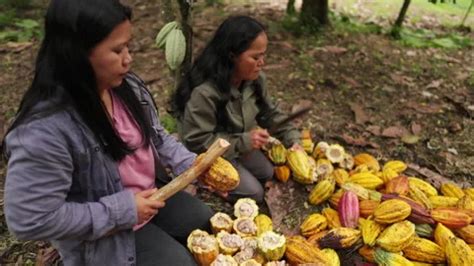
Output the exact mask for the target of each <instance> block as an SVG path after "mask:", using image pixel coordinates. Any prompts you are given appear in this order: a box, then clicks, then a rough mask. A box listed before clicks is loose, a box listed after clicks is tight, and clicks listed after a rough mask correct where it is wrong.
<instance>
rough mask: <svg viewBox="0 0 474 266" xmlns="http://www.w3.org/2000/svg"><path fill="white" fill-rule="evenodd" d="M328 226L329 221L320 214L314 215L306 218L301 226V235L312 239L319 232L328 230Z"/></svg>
mask: <svg viewBox="0 0 474 266" xmlns="http://www.w3.org/2000/svg"><path fill="white" fill-rule="evenodd" d="M327 226H328V223H327V219H326V217H324V216H323V215H321V214H319V213H314V214H311V215H309V216H308V217H306V219H305V220H304V221H303V223H302V224H301V226H300V230H301V234H302V235H303V236H305V237H310V236H311V235H314V234H316V233H317V232H319V231H322V230H324V229H326V227H327Z"/></svg>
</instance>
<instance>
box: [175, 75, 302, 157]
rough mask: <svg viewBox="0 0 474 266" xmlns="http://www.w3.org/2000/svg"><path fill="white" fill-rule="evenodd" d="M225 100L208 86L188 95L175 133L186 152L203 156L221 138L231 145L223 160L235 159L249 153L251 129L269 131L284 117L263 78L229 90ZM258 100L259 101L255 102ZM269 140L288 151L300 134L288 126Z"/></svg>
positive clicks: (214, 89)
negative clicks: (273, 100) (265, 129)
mask: <svg viewBox="0 0 474 266" xmlns="http://www.w3.org/2000/svg"><path fill="white" fill-rule="evenodd" d="M254 83H258V84H260V86H261V88H262V93H261V94H262V96H259V95H258V93H257V92H256V91H255V89H254V86H255V85H254ZM227 98H228V101H225V100H224V99H225V97H224V95H223V93H222V92H220V91H219V90H218V89H217V88H216V86H215V85H214V84H213V83H211V82H204V83H203V84H201V85H199V86H198V87H196V88H195V89H194V90H193V91H192V94H191V97H190V99H189V101H188V102H187V104H186V107H185V110H184V113H183V115H181V117H180V119H179V122H178V133H179V135H180V138H181V140H182V142H183V143H184V144H185V145H186V147H187V148H188V149H189V150H191V151H194V152H196V153H201V152H204V151H206V150H207V148H209V147H210V146H211V144H212V143H213V142H214V140H215V139H217V138H223V139H226V140H227V141H229V142H230V144H231V147H230V148H229V149H228V151H227V152H226V153H225V154H224V157H225V158H226V159H228V160H232V159H236V158H237V157H239V156H240V155H241V154H244V153H247V152H249V151H251V150H252V144H251V141H250V131H251V130H252V129H254V128H256V127H261V128H270V127H271V126H272V125H273V124H274V123H275V121H279V120H281V119H283V118H284V117H285V115H284V114H283V113H281V111H280V110H279V109H278V108H277V107H276V106H275V105H274V104H273V103H272V102H271V100H270V96H269V95H268V91H267V89H266V87H265V76H264V75H260V77H259V78H258V79H257V80H256V81H247V82H245V83H244V84H243V85H242V86H241V89H240V90H239V88H237V87H232V88H231V91H230V97H227ZM259 98H262V99H260V101H258V100H259ZM262 103H266V104H262ZM218 116H223V117H224V118H223V119H222V118H220V117H219V118H218ZM218 121H223V123H222V122H220V123H219V122H218ZM273 136H274V137H276V138H278V139H279V140H281V141H283V143H284V144H285V145H286V146H287V147H289V146H291V145H293V144H294V143H298V142H299V137H300V133H299V131H297V130H296V129H295V128H294V127H292V126H291V125H284V126H281V127H279V128H278V130H277V132H276V133H274V134H273Z"/></svg>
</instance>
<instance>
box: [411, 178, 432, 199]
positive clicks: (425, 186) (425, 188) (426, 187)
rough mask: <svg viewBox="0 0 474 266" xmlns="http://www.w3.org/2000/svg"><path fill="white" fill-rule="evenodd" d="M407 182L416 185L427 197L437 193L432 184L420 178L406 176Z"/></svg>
mask: <svg viewBox="0 0 474 266" xmlns="http://www.w3.org/2000/svg"><path fill="white" fill-rule="evenodd" d="M408 183H409V184H410V186H415V187H417V188H418V189H419V190H421V191H422V192H423V193H425V195H426V196H428V197H430V196H437V195H438V191H437V190H436V188H434V187H433V186H432V185H430V183H428V182H426V181H424V180H421V179H419V178H417V177H409V178H408Z"/></svg>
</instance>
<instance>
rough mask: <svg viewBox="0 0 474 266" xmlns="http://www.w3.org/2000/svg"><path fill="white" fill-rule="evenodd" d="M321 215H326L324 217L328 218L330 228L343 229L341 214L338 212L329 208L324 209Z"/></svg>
mask: <svg viewBox="0 0 474 266" xmlns="http://www.w3.org/2000/svg"><path fill="white" fill-rule="evenodd" d="M321 213H322V214H323V215H324V217H326V220H327V222H328V227H329V228H331V229H333V228H338V227H342V225H341V220H339V213H338V212H337V211H336V210H333V209H331V208H329V207H328V208H324V209H323V210H322V211H321Z"/></svg>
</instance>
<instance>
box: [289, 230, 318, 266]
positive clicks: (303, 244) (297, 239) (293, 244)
mask: <svg viewBox="0 0 474 266" xmlns="http://www.w3.org/2000/svg"><path fill="white" fill-rule="evenodd" d="M285 257H286V259H287V261H288V262H289V263H290V264H291V265H298V264H303V263H315V264H316V265H319V264H320V265H326V264H327V261H326V256H325V255H324V253H322V252H321V250H319V249H317V248H316V247H314V246H312V245H311V244H310V243H309V242H308V241H307V240H306V239H304V238H303V237H301V236H292V237H289V238H288V239H287V240H286V251H285Z"/></svg>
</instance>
